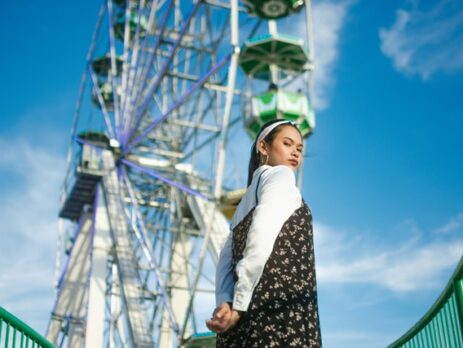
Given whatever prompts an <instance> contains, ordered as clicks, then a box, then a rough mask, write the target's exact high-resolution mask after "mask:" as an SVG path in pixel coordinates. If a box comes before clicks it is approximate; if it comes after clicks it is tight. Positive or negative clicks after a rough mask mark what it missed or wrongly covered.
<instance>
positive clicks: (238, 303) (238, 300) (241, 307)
mask: <svg viewBox="0 0 463 348" xmlns="http://www.w3.org/2000/svg"><path fill="white" fill-rule="evenodd" d="M251 296H252V293H251V294H249V295H247V294H245V293H241V292H235V295H234V296H233V306H232V307H233V309H234V310H237V311H241V312H246V311H247V310H248V307H249V303H250V302H251Z"/></svg>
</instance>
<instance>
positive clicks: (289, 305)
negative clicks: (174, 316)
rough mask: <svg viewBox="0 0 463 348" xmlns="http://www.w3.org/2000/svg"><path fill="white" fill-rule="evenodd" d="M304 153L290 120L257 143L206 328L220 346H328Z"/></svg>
mask: <svg viewBox="0 0 463 348" xmlns="http://www.w3.org/2000/svg"><path fill="white" fill-rule="evenodd" d="M302 151H303V145H302V136H301V133H300V131H299V129H298V128H297V127H296V126H295V125H294V124H293V123H292V122H289V121H282V120H274V121H271V122H268V123H266V124H265V125H264V126H263V127H262V128H261V130H260V132H259V134H258V136H257V139H256V142H255V143H254V144H253V147H252V149H251V159H250V162H249V173H248V189H247V192H246V194H245V195H244V196H243V198H242V200H241V202H240V204H239V205H238V207H237V209H236V212H235V215H234V216H233V219H232V221H231V228H232V233H230V235H229V237H228V239H227V241H226V242H225V245H224V248H223V249H222V252H221V254H220V259H219V262H218V265H217V273H216V302H217V308H216V309H215V310H214V313H213V317H212V318H211V319H210V320H207V321H206V325H207V327H208V328H209V329H210V330H212V331H214V332H216V333H217V334H218V335H217V347H220V348H233V347H239V348H242V347H258V348H261V347H321V335H320V325H319V318H318V305H317V289H316V278H315V262H314V250H313V236H312V216H311V212H310V210H309V208H308V206H307V205H306V204H305V202H304V201H303V200H302V197H301V194H300V192H299V190H298V188H297V187H296V184H295V174H294V173H295V171H296V170H297V168H298V167H299V166H300V164H301V161H302Z"/></svg>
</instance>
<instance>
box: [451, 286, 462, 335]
mask: <svg viewBox="0 0 463 348" xmlns="http://www.w3.org/2000/svg"><path fill="white" fill-rule="evenodd" d="M453 286H454V289H455V299H456V305H457V314H458V321H459V324H460V335H459V336H460V337H463V279H459V280H456V281H455V283H453Z"/></svg>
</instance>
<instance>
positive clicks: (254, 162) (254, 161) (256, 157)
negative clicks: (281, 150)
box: [248, 119, 301, 186]
mask: <svg viewBox="0 0 463 348" xmlns="http://www.w3.org/2000/svg"><path fill="white" fill-rule="evenodd" d="M281 121H284V120H282V119H275V120H271V121H269V122H267V123H266V124H264V125H263V126H262V127H261V128H260V130H259V133H257V136H256V140H254V143H253V144H252V146H251V156H250V158H249V165H248V186H249V185H251V182H252V177H253V175H254V171H255V170H256V169H257V168H259V166H260V165H261V154H260V152H257V151H256V146H257V144H256V142H257V139H259V135H260V134H261V133H262V131H263V130H264V129H265V128H267V127H269V126H271V125H272V124H274V123H276V122H281ZM284 126H292V127H294V128H296V129H297V131H298V132H299V134H300V133H301V131H300V130H299V128H297V126H296V125H295V124H294V123H292V122H291V123H290V122H288V123H282V124H280V125H278V126H276V127H275V128H274V129H272V131H271V132H270V133H268V134H267V136H266V137H265V138H264V141H265V142H266V143H267V144H268V145H271V144H272V142H273V140H274V139H275V137H276V136H277V134H278V133H279V132H280V131H281V129H282V128H283V127H284Z"/></svg>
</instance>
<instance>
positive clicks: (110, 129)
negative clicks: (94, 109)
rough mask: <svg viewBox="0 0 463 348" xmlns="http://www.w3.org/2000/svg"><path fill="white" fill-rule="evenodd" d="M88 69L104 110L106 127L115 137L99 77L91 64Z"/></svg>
mask: <svg viewBox="0 0 463 348" xmlns="http://www.w3.org/2000/svg"><path fill="white" fill-rule="evenodd" d="M88 71H89V74H90V76H91V79H92V83H93V92H94V93H95V95H96V96H97V98H98V103H99V104H100V107H101V111H102V112H103V118H104V122H105V124H106V129H107V130H108V132H109V134H110V136H111V137H113V138H115V137H116V135H115V133H114V130H113V126H112V124H111V118H110V116H109V113H108V110H107V109H106V105H105V102H104V100H103V96H102V94H101V90H100V87H99V86H98V79H97V77H96V75H95V73H94V72H93V70H92V69H91V67H90V66H88Z"/></svg>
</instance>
